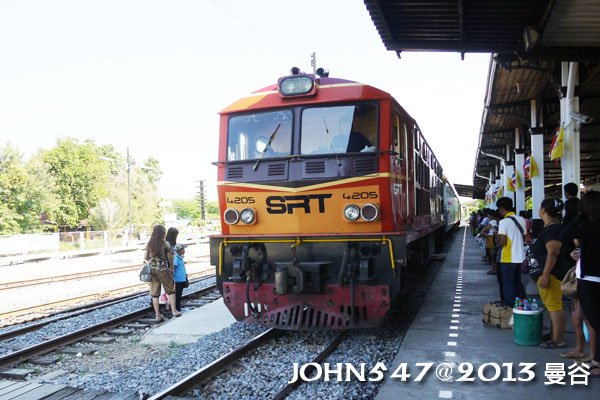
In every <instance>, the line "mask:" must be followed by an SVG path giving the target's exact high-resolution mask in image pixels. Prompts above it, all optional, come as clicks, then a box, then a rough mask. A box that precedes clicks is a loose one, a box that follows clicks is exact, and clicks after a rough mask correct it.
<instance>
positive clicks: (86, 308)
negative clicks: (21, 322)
mask: <svg viewBox="0 0 600 400" xmlns="http://www.w3.org/2000/svg"><path fill="white" fill-rule="evenodd" d="M214 277H215V275H214V274H212V275H209V276H205V277H201V278H198V279H197V280H192V281H190V284H193V283H198V282H202V281H205V280H208V279H213V278H214ZM193 293H194V292H192V294H193ZM147 295H148V293H147V292H146V291H144V292H141V293H133V294H128V295H125V296H121V297H118V298H116V299H108V300H101V301H98V302H95V303H92V304H87V305H83V306H79V307H74V308H71V309H68V310H63V311H59V312H56V313H53V314H52V315H58V316H57V317H55V318H52V316H49V318H48V319H47V320H44V321H40V322H38V323H35V324H31V325H28V326H24V327H22V328H17V329H13V330H12V331H8V332H2V333H0V340H6V339H10V338H13V337H15V336H19V335H22V334H24V333H27V332H31V331H35V330H37V329H40V328H42V327H44V326H46V325H48V324H51V323H54V322H58V321H62V320H63V319H67V318H73V317H77V316H79V315H82V314H86V313H89V312H92V311H95V310H98V309H101V308H104V307H110V306H112V305H115V304H119V303H122V302H125V301H128V300H132V299H135V298H137V297H142V296H147ZM186 296H187V294H186V295H184V297H186Z"/></svg>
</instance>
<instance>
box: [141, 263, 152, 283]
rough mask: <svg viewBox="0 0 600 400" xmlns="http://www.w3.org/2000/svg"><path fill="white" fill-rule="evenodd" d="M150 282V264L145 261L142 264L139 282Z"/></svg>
mask: <svg viewBox="0 0 600 400" xmlns="http://www.w3.org/2000/svg"><path fill="white" fill-rule="evenodd" d="M151 280H152V275H151V274H150V264H148V262H147V261H145V262H144V265H143V266H142V269H141V270H140V281H142V282H150V281H151Z"/></svg>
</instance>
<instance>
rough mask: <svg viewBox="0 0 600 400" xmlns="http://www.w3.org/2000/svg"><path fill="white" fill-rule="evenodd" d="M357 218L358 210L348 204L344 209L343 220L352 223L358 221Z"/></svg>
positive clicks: (358, 215) (356, 207) (353, 205)
mask: <svg viewBox="0 0 600 400" xmlns="http://www.w3.org/2000/svg"><path fill="white" fill-rule="evenodd" d="M358 217H360V208H358V206H357V205H355V204H350V205H347V206H346V208H344V218H346V219H347V220H348V221H351V222H354V221H356V220H357V219H358Z"/></svg>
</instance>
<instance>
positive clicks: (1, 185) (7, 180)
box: [0, 144, 58, 234]
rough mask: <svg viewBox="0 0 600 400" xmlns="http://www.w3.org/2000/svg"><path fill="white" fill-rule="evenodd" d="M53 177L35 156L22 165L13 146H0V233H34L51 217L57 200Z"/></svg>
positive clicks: (51, 218) (56, 205) (56, 207)
mask: <svg viewBox="0 0 600 400" xmlns="http://www.w3.org/2000/svg"><path fill="white" fill-rule="evenodd" d="M53 188H54V180H53V179H52V177H51V176H49V175H48V174H47V173H46V171H45V169H44V167H43V166H42V165H41V163H40V162H39V160H38V159H36V158H33V159H32V160H31V161H30V162H29V163H27V164H25V163H24V162H23V158H22V156H21V155H20V153H19V152H18V151H17V149H15V148H13V147H12V146H10V145H8V144H7V145H5V146H4V147H3V148H2V149H0V234H15V233H27V232H36V231H41V230H42V229H43V220H46V221H48V220H50V221H51V220H53V219H54V218H55V216H56V211H57V210H58V199H57V198H56V196H54V195H53V193H52V190H53Z"/></svg>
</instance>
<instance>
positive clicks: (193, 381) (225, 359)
mask: <svg viewBox="0 0 600 400" xmlns="http://www.w3.org/2000/svg"><path fill="white" fill-rule="evenodd" d="M284 333H285V331H283V330H279V329H275V328H270V329H268V330H266V331H264V332H263V333H261V334H260V335H258V336H256V337H254V338H253V339H251V340H249V341H248V342H246V343H245V344H243V345H242V346H240V347H238V348H236V349H234V350H232V351H231V352H229V353H227V354H225V355H224V356H222V357H220V358H218V359H216V360H215V361H213V362H212V363H210V364H208V365H205V366H204V367H202V368H201V369H199V370H198V371H196V372H193V373H191V374H190V375H188V376H186V377H185V378H183V379H182V380H181V381H179V382H177V383H176V384H174V385H172V386H171V387H169V388H167V389H165V390H163V391H162V392H160V393H157V394H155V395H153V396H151V397H149V398H148V399H147V400H160V399H165V398H167V397H169V396H177V395H179V394H182V393H185V391H187V390H189V389H190V388H192V387H194V386H198V385H200V384H202V383H203V382H206V381H208V380H209V379H211V378H212V377H214V376H216V375H218V374H219V373H221V372H222V371H223V370H224V369H225V368H227V367H228V366H230V365H231V364H233V363H234V362H236V361H238V360H239V359H240V358H241V357H242V356H244V355H245V354H246V353H248V352H250V351H252V350H255V349H256V348H258V347H259V346H260V345H262V344H263V343H265V342H268V341H270V340H273V339H275V338H278V337H280V336H281V335H283V334H284Z"/></svg>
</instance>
